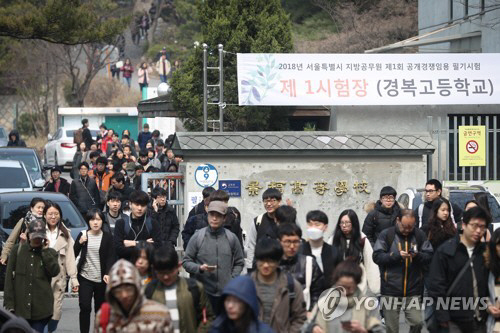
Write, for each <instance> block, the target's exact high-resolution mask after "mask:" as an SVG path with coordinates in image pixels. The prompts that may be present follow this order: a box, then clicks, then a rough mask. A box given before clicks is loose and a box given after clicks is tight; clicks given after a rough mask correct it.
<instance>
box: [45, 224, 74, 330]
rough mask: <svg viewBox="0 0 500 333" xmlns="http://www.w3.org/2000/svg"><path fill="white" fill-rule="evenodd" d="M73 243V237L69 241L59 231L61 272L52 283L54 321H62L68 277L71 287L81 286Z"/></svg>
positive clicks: (58, 243) (58, 252) (57, 242)
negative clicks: (67, 277)
mask: <svg viewBox="0 0 500 333" xmlns="http://www.w3.org/2000/svg"><path fill="white" fill-rule="evenodd" d="M60 225H62V224H60ZM62 228H64V226H62ZM68 234H69V231H68ZM73 243H74V241H73V238H71V235H70V236H69V239H66V237H64V233H63V232H62V231H61V230H59V235H58V236H57V241H56V245H55V247H54V250H56V252H57V260H58V262H59V268H60V272H59V274H58V275H57V276H56V277H54V278H52V283H51V286H52V292H53V293H54V315H53V316H52V319H54V320H60V319H61V315H62V303H63V299H64V292H65V290H66V276H69V277H70V278H71V285H72V286H73V287H76V286H78V285H79V283H78V278H77V273H78V272H77V269H76V260H75V252H74V251H73Z"/></svg>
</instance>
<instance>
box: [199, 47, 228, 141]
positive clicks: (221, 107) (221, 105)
mask: <svg viewBox="0 0 500 333" xmlns="http://www.w3.org/2000/svg"><path fill="white" fill-rule="evenodd" d="M217 47H218V49H219V66H217V67H209V66H208V64H207V49H208V45H207V44H205V43H203V131H204V132H207V131H208V125H207V123H208V122H209V120H208V105H217V106H218V107H219V120H213V121H212V120H210V122H212V123H217V122H218V123H219V131H220V132H223V131H224V108H225V107H226V103H224V47H223V45H222V44H219V45H218V46H217ZM209 69H210V70H218V71H219V83H217V84H208V80H207V70H209ZM208 88H218V89H219V100H218V102H217V103H215V102H209V101H208V100H207V98H208V96H207V95H208V92H207V89H208Z"/></svg>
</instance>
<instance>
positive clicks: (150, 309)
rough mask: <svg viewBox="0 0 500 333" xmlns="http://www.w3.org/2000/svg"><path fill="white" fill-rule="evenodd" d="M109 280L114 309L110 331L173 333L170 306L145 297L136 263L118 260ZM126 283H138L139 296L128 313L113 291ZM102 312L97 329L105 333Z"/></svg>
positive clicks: (112, 310) (97, 321) (107, 291)
mask: <svg viewBox="0 0 500 333" xmlns="http://www.w3.org/2000/svg"><path fill="white" fill-rule="evenodd" d="M109 277H110V279H109V283H108V285H107V287H106V300H107V302H108V303H109V304H110V307H111V310H110V314H109V321H108V323H107V325H106V332H117V333H118V332H150V333H160V332H163V333H170V332H173V331H174V329H173V325H172V321H171V320H170V313H169V311H168V309H167V308H166V307H165V306H164V305H162V304H160V303H157V302H155V301H152V300H148V299H146V298H145V297H144V292H143V290H142V288H141V277H140V275H139V272H138V271H137V269H136V268H135V267H134V265H133V264H132V263H130V262H128V261H127V260H124V259H121V260H118V261H117V262H116V263H115V264H114V265H113V267H111V270H110V272H109ZM124 284H127V285H132V286H134V288H135V290H136V295H137V296H136V299H135V301H134V303H133V305H132V307H131V308H130V311H129V312H128V313H127V312H126V311H124V310H123V308H122V306H121V304H120V302H119V301H118V300H117V299H116V298H115V297H114V296H113V293H112V290H113V289H114V288H116V287H119V286H122V285H124ZM101 311H102V310H99V312H98V313H97V315H96V319H95V329H94V332H95V333H97V332H104V331H103V329H102V327H101V326H100V321H101Z"/></svg>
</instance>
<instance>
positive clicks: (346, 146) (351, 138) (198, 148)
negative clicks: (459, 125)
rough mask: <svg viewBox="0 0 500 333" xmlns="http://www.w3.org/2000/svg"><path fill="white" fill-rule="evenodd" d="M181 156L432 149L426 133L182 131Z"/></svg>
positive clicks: (177, 149) (176, 147)
mask: <svg viewBox="0 0 500 333" xmlns="http://www.w3.org/2000/svg"><path fill="white" fill-rule="evenodd" d="M172 148H173V149H174V152H181V153H182V154H183V155H185V156H187V155H213V154H214V153H218V154H222V155H225V154H232V155H234V154H237V155H238V154H239V155H262V154H267V155H291V154H297V153H300V154H301V155H304V154H306V155H307V154H309V155H319V154H322V155H323V154H328V155H360V154H372V155H423V154H429V153H432V152H433V151H434V146H433V144H432V138H431V136H430V135H429V133H411V134H408V133H407V134H401V133H400V134H394V133H391V134H366V133H364V134H361V133H340V132H231V133H228V132H223V133H221V132H216V133H212V132H209V133H203V132H201V133H200V132H196V133H193V132H181V133H176V137H175V140H174V142H173V144H172Z"/></svg>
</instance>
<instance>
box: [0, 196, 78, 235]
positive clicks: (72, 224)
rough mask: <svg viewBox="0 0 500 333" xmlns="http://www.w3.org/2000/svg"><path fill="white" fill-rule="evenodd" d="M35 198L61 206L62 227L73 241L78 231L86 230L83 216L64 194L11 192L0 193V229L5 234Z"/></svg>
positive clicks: (22, 215) (24, 213) (26, 210)
mask: <svg viewBox="0 0 500 333" xmlns="http://www.w3.org/2000/svg"><path fill="white" fill-rule="evenodd" d="M35 197H39V198H42V199H44V200H50V201H53V202H55V203H57V204H58V205H59V206H61V209H62V212H63V216H64V218H63V222H64V225H65V226H66V227H68V229H70V230H71V236H72V237H73V239H76V237H77V236H78V234H79V233H80V231H82V230H87V224H86V223H85V220H84V219H83V216H82V215H81V214H80V212H79V211H78V209H77V208H76V206H75V205H74V204H73V202H72V201H71V200H69V198H68V197H67V196H65V195H64V194H61V193H55V192H11V193H0V222H1V225H0V228H1V229H2V230H3V231H4V232H5V233H6V234H10V233H11V231H12V229H13V228H14V226H15V225H16V223H17V221H19V219H20V218H21V217H24V216H25V215H26V213H27V212H28V209H29V206H30V202H31V199H33V198H35ZM3 241H5V240H3Z"/></svg>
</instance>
